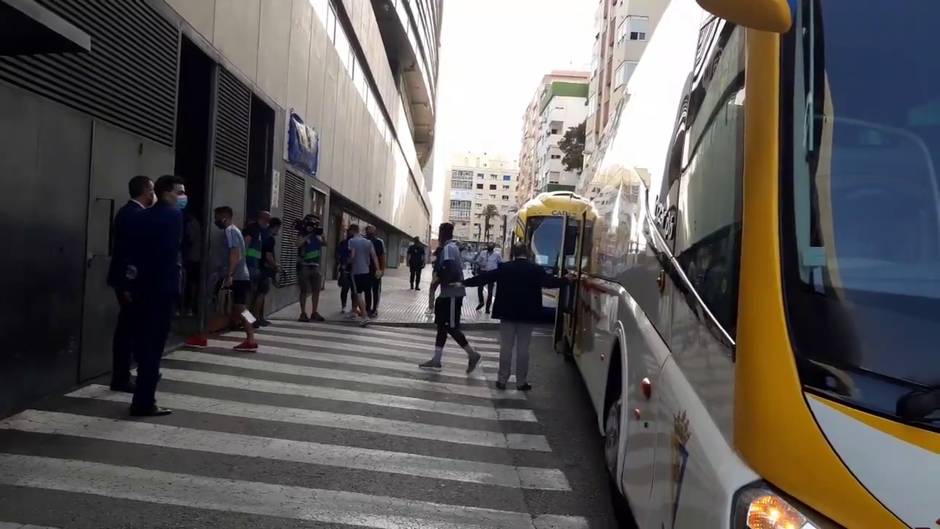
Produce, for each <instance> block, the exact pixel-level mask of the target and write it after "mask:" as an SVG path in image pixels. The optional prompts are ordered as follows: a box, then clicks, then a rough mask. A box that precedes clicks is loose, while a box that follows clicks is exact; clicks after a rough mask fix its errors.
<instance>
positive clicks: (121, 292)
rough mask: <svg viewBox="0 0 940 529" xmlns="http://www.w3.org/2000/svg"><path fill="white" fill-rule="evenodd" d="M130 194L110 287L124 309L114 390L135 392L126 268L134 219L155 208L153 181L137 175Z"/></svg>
mask: <svg viewBox="0 0 940 529" xmlns="http://www.w3.org/2000/svg"><path fill="white" fill-rule="evenodd" d="M127 191H128V193H129V194H130V197H131V198H130V200H128V201H127V204H124V205H123V206H122V207H121V209H119V210H118V212H117V215H115V216H114V251H113V252H112V255H111V265H110V267H109V268H108V286H109V287H111V288H113V289H114V293H115V295H116V296H117V301H118V306H119V307H120V312H119V313H118V320H117V326H115V328H114V341H113V342H112V355H113V359H112V365H111V389H112V390H114V391H124V392H127V393H133V392H134V384H133V383H132V382H131V358H132V356H133V354H134V344H135V334H134V333H135V329H134V323H133V321H132V317H133V310H131V307H130V304H131V294H130V292H129V291H128V288H129V285H128V284H127V281H126V278H125V268H126V267H127V257H128V253H129V252H130V248H131V244H132V242H133V238H134V233H133V232H132V231H131V217H132V216H134V215H136V214H137V213H140V212H141V211H143V210H145V209H147V208H149V207H150V206H152V205H153V202H154V200H155V198H154V196H153V181H152V180H151V179H150V178H148V177H146V176H141V175H138V176H135V177H134V178H131V180H130V182H128V184H127Z"/></svg>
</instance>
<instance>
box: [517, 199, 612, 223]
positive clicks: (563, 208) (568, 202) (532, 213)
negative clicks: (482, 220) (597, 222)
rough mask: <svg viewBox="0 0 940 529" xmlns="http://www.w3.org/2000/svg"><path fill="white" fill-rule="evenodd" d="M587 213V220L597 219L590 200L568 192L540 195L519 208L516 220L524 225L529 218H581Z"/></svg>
mask: <svg viewBox="0 0 940 529" xmlns="http://www.w3.org/2000/svg"><path fill="white" fill-rule="evenodd" d="M585 213H587V218H588V219H589V220H594V219H596V218H597V210H595V209H594V204H592V203H591V201H590V200H588V199H586V198H584V197H582V196H580V195H576V194H574V193H571V192H570V191H553V192H549V193H542V194H540V195H538V196H537V197H535V198H533V199H532V200H530V201H528V202H526V203H525V204H523V206H522V207H521V208H519V213H518V219H519V221H520V222H521V223H523V224H525V222H526V220H527V219H528V218H530V217H555V216H561V215H568V216H569V217H581V215H583V214H585Z"/></svg>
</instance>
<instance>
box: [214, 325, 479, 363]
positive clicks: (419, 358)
mask: <svg viewBox="0 0 940 529" xmlns="http://www.w3.org/2000/svg"><path fill="white" fill-rule="evenodd" d="M225 336H231V337H235V338H238V337H239V335H238V334H236V333H228V334H226V335H225ZM258 337H259V340H258V341H259V343H258V351H259V352H262V353H266V352H268V351H269V350H273V351H280V350H292V349H286V348H284V347H280V346H278V345H272V344H278V343H282V344H283V345H300V346H308V347H312V348H315V349H314V350H309V349H297V350H294V351H296V352H298V353H304V354H305V355H306V356H304V358H320V357H321V355H335V356H338V357H339V358H343V359H345V360H346V361H345V362H342V363H344V364H353V365H355V364H358V363H365V362H366V361H367V360H369V358H368V357H366V358H362V357H360V356H356V355H337V353H328V352H325V351H324V352H321V349H320V348H321V347H329V348H330V349H335V350H339V351H346V352H350V353H366V354H373V355H376V356H385V357H388V358H394V359H397V360H401V361H402V362H405V363H407V365H408V366H409V367H410V369H409V371H411V372H414V370H415V369H416V368H417V367H418V364H419V363H421V362H424V361H426V360H428V359H429V358H431V354H432V352H433V350H432V352H428V353H417V352H413V351H405V350H402V349H396V348H385V347H376V346H372V345H360V344H351V343H348V342H334V341H328V340H304V339H301V338H291V337H287V338H285V337H282V336H273V335H270V334H266V335H260V334H259V335H258ZM298 342H299V343H298ZM209 346H210V347H217V348H220V349H229V350H231V349H232V347H234V346H235V344H234V343H232V342H225V341H221V340H209ZM448 352H451V351H448ZM324 358H327V357H326V356H324ZM360 359H361V362H360ZM487 361H488V362H489V360H487ZM494 363H495V362H494ZM443 364H444V365H445V366H447V367H452V368H455V369H460V370H466V369H467V353H465V352H463V351H460V352H459V353H457V352H454V354H449V355H444V359H443Z"/></svg>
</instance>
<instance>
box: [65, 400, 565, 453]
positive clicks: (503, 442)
mask: <svg viewBox="0 0 940 529" xmlns="http://www.w3.org/2000/svg"><path fill="white" fill-rule="evenodd" d="M68 396H69V397H75V398H86V399H96V400H107V401H112V402H122V403H126V404H130V399H131V395H128V394H126V393H116V392H113V391H111V390H110V389H108V387H106V386H99V385H90V386H86V387H84V388H81V389H78V390H76V391H73V392H72V393H69V394H68ZM157 398H158V400H159V401H160V404H161V405H162V406H167V407H170V408H176V409H180V410H186V411H191V412H197V413H211V414H215V415H224V416H228V417H241V418H245V419H256V420H265V421H278V422H288V423H294V424H304V425H308V426H320V427H324V428H334V429H341V430H354V431H360V432H370V433H374V434H385V435H394V436H399V437H409V438H414V439H426V440H430V441H442V442H448V443H456V444H467V445H475V446H485V447H495V448H508V449H511V450H529V451H536V452H550V451H551V448H550V447H549V445H548V440H546V439H545V437H544V436H542V435H534V434H516V433H501V432H488V431H480V430H470V429H464V428H453V427H449V426H437V425H431V424H422V423H416V422H409V421H399V420H393V419H382V418H378V417H367V416H363V415H349V414H343V413H332V412H325V411H318V410H308V409H300V408H285V407H281V406H269V405H265V404H251V403H245V402H234V401H227V400H221V399H214V398H208V397H196V396H192V395H182V394H176V393H163V392H160V393H158V395H157Z"/></svg>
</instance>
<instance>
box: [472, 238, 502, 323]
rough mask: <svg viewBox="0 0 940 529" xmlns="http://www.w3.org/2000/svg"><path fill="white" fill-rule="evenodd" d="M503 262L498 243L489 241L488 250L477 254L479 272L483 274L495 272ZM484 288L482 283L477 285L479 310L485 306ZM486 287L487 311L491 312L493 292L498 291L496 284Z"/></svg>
mask: <svg viewBox="0 0 940 529" xmlns="http://www.w3.org/2000/svg"><path fill="white" fill-rule="evenodd" d="M502 262H503V258H502V257H501V256H500V255H499V252H497V251H496V245H495V244H493V243H489V244H487V245H486V251H483V252H480V253H479V255H477V261H476V264H477V270H479V273H481V274H482V273H485V272H493V271H494V270H496V269H497V268H499V265H500V263H502ZM483 288H484V286H483V285H480V286H479V287H477V299H478V300H479V302H480V304H479V305H477V310H480V309H482V308H483V307H484V301H483ZM485 288H486V302H485V306H486V313H487V314H489V313H490V307H492V306H493V293H494V292H495V291H496V284H495V283H492V284H490V285H488V286H486V287H485Z"/></svg>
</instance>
